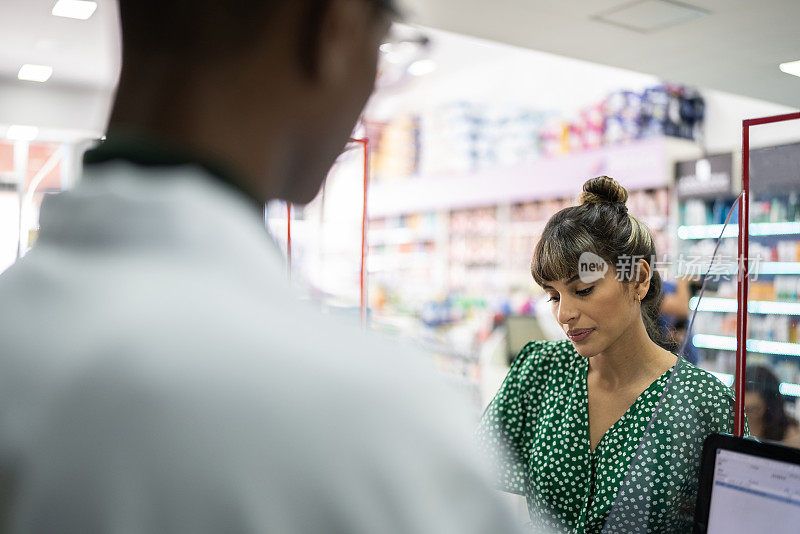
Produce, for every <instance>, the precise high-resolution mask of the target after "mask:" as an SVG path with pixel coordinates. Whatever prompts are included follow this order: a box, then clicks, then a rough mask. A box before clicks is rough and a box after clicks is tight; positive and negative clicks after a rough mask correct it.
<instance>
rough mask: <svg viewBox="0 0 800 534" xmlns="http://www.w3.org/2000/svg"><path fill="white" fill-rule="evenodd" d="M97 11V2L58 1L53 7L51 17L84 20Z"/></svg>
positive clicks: (80, 0)
mask: <svg viewBox="0 0 800 534" xmlns="http://www.w3.org/2000/svg"><path fill="white" fill-rule="evenodd" d="M96 9H97V2H87V1H86V0H58V2H56V5H55V6H53V11H52V13H53V15H55V16H56V17H66V18H70V19H78V20H86V19H88V18H89V17H91V16H92V15H93V14H94V12H95V10H96Z"/></svg>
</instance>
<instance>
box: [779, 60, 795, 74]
mask: <svg viewBox="0 0 800 534" xmlns="http://www.w3.org/2000/svg"><path fill="white" fill-rule="evenodd" d="M778 67H779V68H780V69H781V70H782V71H783V72H785V73H786V74H791V75H792V76H800V60H798V61H790V62H788V63H781V64H780V65H779V66H778Z"/></svg>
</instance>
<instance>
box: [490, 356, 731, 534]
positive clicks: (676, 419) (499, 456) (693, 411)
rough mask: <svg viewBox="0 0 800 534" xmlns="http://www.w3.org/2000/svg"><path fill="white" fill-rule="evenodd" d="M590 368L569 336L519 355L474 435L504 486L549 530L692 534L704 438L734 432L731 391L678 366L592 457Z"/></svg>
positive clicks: (639, 402)
mask: <svg viewBox="0 0 800 534" xmlns="http://www.w3.org/2000/svg"><path fill="white" fill-rule="evenodd" d="M588 368H589V364H588V359H586V358H584V357H582V356H580V355H579V354H578V353H577V352H576V351H575V349H574V347H573V346H572V343H570V342H569V340H564V341H556V342H546V341H535V342H532V343H528V344H527V345H526V346H525V347H524V348H523V349H522V351H521V352H520V354H519V356H518V357H517V359H516V360H515V361H514V364H513V366H512V368H511V370H510V371H509V373H508V376H507V377H506V379H505V382H504V383H503V385H502V387H501V388H500V391H499V392H498V393H497V396H496V397H495V398H494V400H493V401H492V403H491V404H490V405H489V407H488V408H487V410H486V412H485V413H484V416H483V418H482V420H481V424H480V426H479V428H478V432H477V437H478V442H479V445H480V446H481V448H482V449H483V450H484V452H485V454H487V455H488V456H489V457H490V458H491V459H492V460H493V461H494V462H495V465H496V466H497V470H498V472H497V477H498V484H499V487H500V489H502V490H504V491H507V492H511V493H517V494H520V495H524V496H525V497H526V498H527V501H528V510H529V513H530V518H531V521H532V524H533V526H534V527H539V528H544V529H547V530H548V531H550V532H552V531H555V532H572V533H599V532H691V530H692V521H693V516H694V502H695V498H696V495H697V485H698V482H697V481H698V475H699V466H700V455H701V451H702V447H703V441H704V440H705V438H706V436H708V435H709V434H711V433H713V432H728V433H730V432H731V431H732V429H733V391H732V390H731V389H730V388H728V387H726V386H725V385H724V384H722V382H720V381H719V380H718V379H717V378H716V377H714V376H713V375H711V374H710V373H708V372H706V371H703V370H701V369H699V368H697V367H695V366H694V365H691V364H690V363H688V362H686V361H685V360H680V361H679V363H678V364H677V365H676V366H675V367H673V369H670V370H669V371H667V372H666V373H664V374H663V375H662V376H661V377H659V378H658V379H656V380H655V381H654V382H653V383H652V384H651V385H650V386H649V387H648V388H647V389H646V390H645V391H644V392H643V393H642V394H641V395H640V396H639V398H638V399H636V401H634V403H633V405H631V407H630V408H629V409H628V411H627V412H626V413H625V414H624V415H623V416H622V417H621V418H620V419H619V420H618V421H617V422H616V423H614V424H613V425H612V426H611V428H609V429H608V431H607V432H606V433H605V435H604V436H603V437H602V439H601V440H600V442H599V443H598V445H597V447H596V448H595V450H594V451H593V452H592V451H591V450H590V445H589V412H588V400H587V399H588V395H587V388H586V376H587V371H588ZM673 374H674V375H675V376H672V375H673ZM671 377H672V379H671V380H670V378H671ZM662 397H663V401H662ZM660 401H661V402H662V403H661V405H660V408H659V409H658V411H657V412H656V406H658V405H659V402H660ZM654 413H656V417H655V418H654V417H653V414H654ZM651 420H652V423H651ZM648 425H649V426H648ZM612 507H613V512H612ZM604 527H605V529H604Z"/></svg>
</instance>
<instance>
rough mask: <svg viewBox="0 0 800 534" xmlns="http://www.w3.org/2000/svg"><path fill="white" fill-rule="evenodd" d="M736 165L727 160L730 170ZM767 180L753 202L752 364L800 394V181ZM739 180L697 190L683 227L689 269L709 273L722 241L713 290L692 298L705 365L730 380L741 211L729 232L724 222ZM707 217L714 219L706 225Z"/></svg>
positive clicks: (686, 203) (686, 205) (684, 205)
mask: <svg viewBox="0 0 800 534" xmlns="http://www.w3.org/2000/svg"><path fill="white" fill-rule="evenodd" d="M729 157H730V158H733V157H734V156H733V155H732V154H731V155H729ZM713 158H716V160H714V161H712V164H714V165H720V162H721V161H722V160H724V158H723V157H722V156H721V155H720V156H713ZM763 163H764V162H762V164H763ZM693 164H694V162H687V163H686V164H684V165H685V166H684V167H683V168H682V170H684V171H685V170H686V168H687V167H686V166H687V165H688V167H689V169H691V165H693ZM733 168H734V166H733V165H731V164H730V163H728V169H729V171H730V173H731V174H732V169H733ZM719 169H720V167H717V169H716V170H717V171H718V170H719ZM680 170H681V168H679V171H680ZM690 178H692V177H690ZM765 182H767V183H764V184H761V185H760V187H759V189H758V190H757V191H756V192H755V193H754V194H753V195H752V196H751V201H750V219H751V223H750V236H751V239H750V258H751V259H750V269H751V282H750V299H751V300H750V301H749V302H748V304H747V311H748V313H749V314H750V318H749V328H748V340H747V344H746V347H747V351H748V353H749V354H751V358H750V361H753V362H754V363H758V362H760V363H763V364H764V365H767V366H768V367H770V368H771V369H772V370H773V372H775V373H776V374H777V375H778V376H779V378H781V379H782V380H783V382H784V386H782V390H785V392H793V393H798V394H800V385H798V383H800V359H799V358H800V324H799V323H800V300H799V299H798V297H799V296H800V201H798V192H800V184H796V185H795V186H794V187H791V186H790V187H786V186H785V185H781V186H770V185H769V183H768V182H769V180H765ZM720 183H721V182H720ZM735 184H738V179H737V178H736V177H734V176H730V181H729V189H728V190H724V188H722V189H718V190H717V191H716V192H715V193H713V194H705V195H704V194H702V188H701V187H698V188H697V191H699V194H698V195H697V196H696V197H692V196H687V197H684V198H683V199H682V200H681V204H680V206H679V210H678V212H679V214H680V217H681V220H680V221H679V222H680V225H679V226H678V227H677V236H678V243H679V245H678V251H679V253H680V257H681V259H682V260H684V267H686V266H687V264H686V263H685V260H686V259H687V258H693V259H694V260H695V261H694V264H693V265H691V266H690V267H691V270H688V269H684V273H685V274H691V275H700V274H705V272H706V271H707V270H708V267H709V260H710V256H711V251H712V250H713V248H714V246H715V244H716V241H717V239H719V238H720V237H721V238H722V242H721V244H720V248H719V252H718V257H717V260H716V262H715V265H714V266H713V270H712V271H711V272H710V276H709V280H708V287H707V292H706V295H705V296H704V297H703V300H702V302H699V303H698V300H697V298H693V299H692V300H691V301H690V309H691V310H695V309H697V311H698V314H697V317H696V322H695V326H694V332H693V336H692V344H693V346H694V347H695V348H696V349H698V351H699V355H700V365H701V366H703V367H706V368H708V369H709V370H712V371H715V372H718V373H720V374H722V375H725V376H728V375H730V376H731V377H732V371H733V362H734V355H735V350H736V337H735V332H736V319H735V314H736V310H737V301H736V298H735V296H736V288H735V285H736V282H735V280H736V274H737V270H738V265H737V261H736V258H737V254H738V252H737V248H736V247H737V240H736V239H735V238H737V237H738V235H739V228H738V224H737V213H736V211H735V212H734V214H733V215H732V217H731V222H730V223H729V226H728V227H727V228H725V229H724V233H723V224H721V222H722V219H724V217H725V215H726V213H727V210H728V208H729V207H730V205H731V204H732V203H733V201H734V200H735V198H736V196H737V191H736V185H735ZM693 185H694V186H697V183H695V184H693ZM679 187H680V186H679ZM702 219H705V221H704V222H706V223H707V224H699V222H703V221H702ZM698 258H699V259H698ZM785 394H787V395H790V393H785ZM791 395H792V396H798V395H793V394H791Z"/></svg>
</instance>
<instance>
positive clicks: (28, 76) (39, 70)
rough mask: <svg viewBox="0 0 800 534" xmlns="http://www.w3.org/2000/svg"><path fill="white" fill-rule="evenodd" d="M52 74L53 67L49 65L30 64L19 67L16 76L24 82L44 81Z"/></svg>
mask: <svg viewBox="0 0 800 534" xmlns="http://www.w3.org/2000/svg"><path fill="white" fill-rule="evenodd" d="M52 75H53V67H51V66H49V65H30V64H26V65H23V66H22V67H20V69H19V73H18V74H17V78H19V79H20V80H24V81H26V82H46V81H47V80H49V79H50V76H52Z"/></svg>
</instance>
